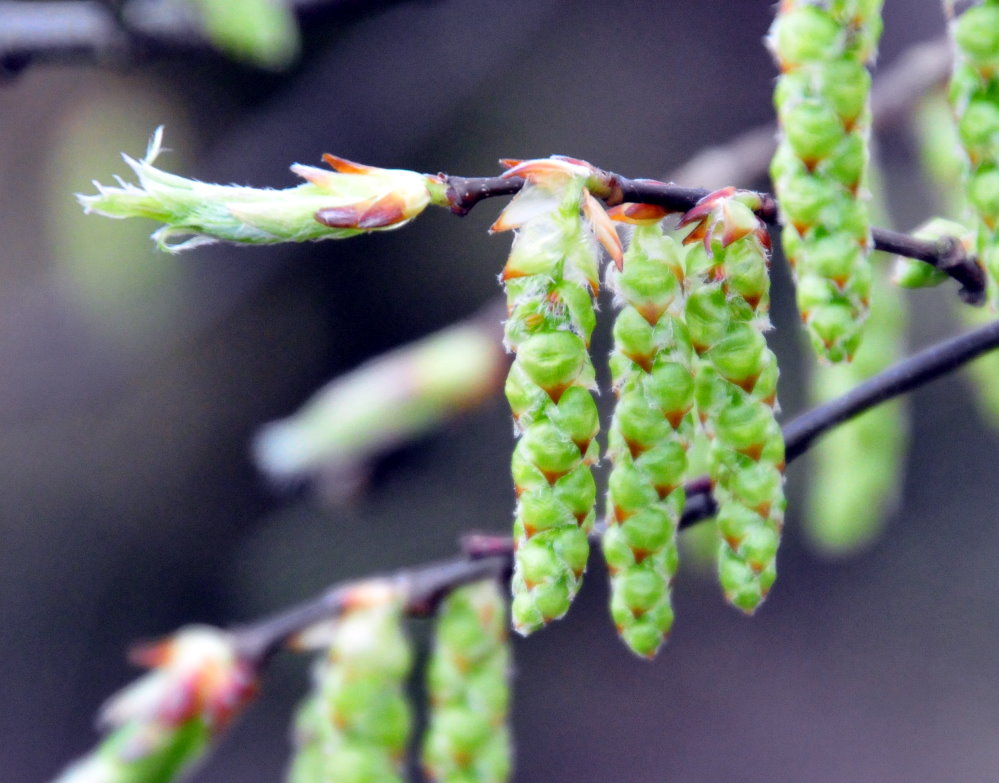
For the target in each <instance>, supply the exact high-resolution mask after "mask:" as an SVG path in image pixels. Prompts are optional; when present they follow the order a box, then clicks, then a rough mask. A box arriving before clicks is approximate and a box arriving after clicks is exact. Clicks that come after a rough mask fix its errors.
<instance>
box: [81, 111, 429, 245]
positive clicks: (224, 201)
mask: <svg viewBox="0 0 999 783" xmlns="http://www.w3.org/2000/svg"><path fill="white" fill-rule="evenodd" d="M162 141H163V129H162V128H158V129H157V130H156V132H155V133H154V134H153V137H152V139H151V140H150V142H149V147H148V149H147V150H146V154H145V157H143V158H142V159H141V160H134V159H133V158H130V157H129V156H127V155H125V156H123V157H124V158H125V162H126V163H127V164H128V165H129V166H130V167H131V168H132V170H133V171H134V172H135V175H136V177H137V178H138V180H139V184H138V185H132V184H130V183H127V182H124V181H122V180H119V181H118V187H107V186H105V185H101V184H99V183H94V184H95V185H96V186H97V191H98V192H97V195H95V196H82V195H78V196H77V199H78V200H79V202H80V204H82V205H83V207H84V209H85V210H86V211H87V212H96V213H98V214H100V215H105V216H107V217H112V218H128V217H144V218H150V219H152V220H156V221H158V222H160V223H163V224H164V225H163V227H162V228H160V229H158V230H157V231H155V232H154V233H153V239H154V240H155V241H156V243H157V245H159V247H160V248H161V249H162V250H167V251H169V252H172V253H176V252H179V251H181V250H188V249H190V248H193V247H198V246H200V245H205V244H211V243H213V242H218V241H225V242H236V243H239V244H251V245H269V244H275V243H277V242H305V241H309V240H317V239H342V238H344V237H352V236H356V235H357V234H363V233H366V232H369V231H378V230H390V229H396V228H399V227H401V226H404V225H406V223H408V222H409V221H410V220H412V219H413V218H415V217H416V216H417V215H419V214H420V213H421V212H422V211H423V210H424V208H425V207H426V206H427V204H429V203H430V201H431V196H430V189H431V188H433V187H435V186H437V185H439V183H438V182H437V181H436V180H437V178H436V177H432V176H430V175H426V174H417V173H416V172H415V171H405V170H403V169H378V168H374V167H372V166H362V165H360V164H358V163H352V162H351V161H349V160H344V159H343V158H337V157H335V156H333V155H325V156H323V159H324V160H325V161H326V162H327V163H329V164H330V166H331V167H332V168H333V169H334V171H327V170H325V169H318V168H314V167H312V166H303V165H300V164H298V163H296V164H295V165H293V166H292V167H291V170H292V171H293V172H295V174H297V175H298V176H300V177H302V179H304V180H306V182H305V183H304V184H302V185H299V186H298V187H294V188H286V189H284V190H271V189H265V188H248V187H240V186H237V185H211V184H208V183H205V182H198V181H197V180H193V179H186V178H184V177H179V176H177V175H176V174H169V173H167V172H165V171H162V170H161V169H158V168H156V167H155V166H154V165H153V164H154V163H155V161H156V158H157V157H158V156H159V154H160V149H161V146H162ZM178 237H187V239H183V240H181V241H179V242H174V240H175V239H177V238H178Z"/></svg>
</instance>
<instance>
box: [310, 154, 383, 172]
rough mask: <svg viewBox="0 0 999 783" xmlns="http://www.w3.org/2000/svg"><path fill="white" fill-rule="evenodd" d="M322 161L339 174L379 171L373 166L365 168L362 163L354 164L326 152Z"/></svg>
mask: <svg viewBox="0 0 999 783" xmlns="http://www.w3.org/2000/svg"><path fill="white" fill-rule="evenodd" d="M323 161H324V162H325V163H326V164H327V165H328V166H329V167H330V168H331V169H333V170H334V171H339V172H340V173H341V174H371V173H372V172H375V171H380V169H377V168H375V167H374V166H365V165H364V164H363V163H354V161H352V160H347V159H346V158H339V157H337V156H336V155H331V154H330V153H328V152H327V153H324V154H323Z"/></svg>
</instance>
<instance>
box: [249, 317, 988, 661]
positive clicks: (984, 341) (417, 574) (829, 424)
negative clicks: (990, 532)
mask: <svg viewBox="0 0 999 783" xmlns="http://www.w3.org/2000/svg"><path fill="white" fill-rule="evenodd" d="M997 347H999V321H994V322H992V323H990V324H988V325H986V326H983V327H980V328H978V329H976V330H975V331H972V332H968V333H966V334H962V335H959V336H957V337H952V338H950V339H948V340H944V341H942V342H940V343H937V344H935V345H932V346H930V347H929V348H925V349H923V350H922V351H920V352H918V353H916V354H913V355H912V356H910V357H908V358H906V359H903V360H902V361H901V362H899V363H898V364H896V365H894V366H892V367H889V368H888V369H887V370H885V371H884V372H881V373H879V374H877V375H875V376H874V377H873V378H871V379H869V380H868V381H866V382H864V383H862V384H861V385H860V386H857V387H856V388H855V389H853V390H852V391H850V392H848V393H847V394H845V395H843V396H842V397H839V398H838V399H835V400H832V401H830V402H827V403H825V404H824V405H819V406H818V407H816V408H813V409H812V410H810V411H808V412H806V413H803V414H802V415H801V416H798V417H797V418H795V419H794V420H792V421H791V422H789V423H788V424H787V425H786V426H785V427H784V428H783V431H784V441H785V448H786V458H787V461H788V462H791V461H792V460H794V459H796V458H798V457H800V456H801V455H802V454H804V453H805V452H806V451H807V450H808V449H809V448H811V446H812V445H813V444H814V443H815V441H816V440H817V439H818V438H819V437H820V436H821V435H822V434H823V433H825V432H828V431H829V430H831V429H833V428H835V427H836V426H837V425H839V424H842V423H843V422H845V421H847V420H848V419H850V418H853V417H854V416H857V415H859V414H861V413H863V412H864V411H866V410H869V409H870V408H873V407H875V406H876V405H880V404H881V403H883V402H887V401H888V400H890V399H892V398H894V397H897V396H899V395H901V394H904V393H905V392H908V391H911V390H913V389H915V388H917V387H919V386H922V385H923V384H925V383H929V382H930V381H932V380H935V379H936V378H939V377H940V376H941V375H944V374H946V373H948V372H950V371H951V370H953V369H955V368H957V367H959V366H960V365H962V364H965V363H967V362H970V361H971V360H972V359H975V358H976V357H978V356H980V355H981V354H983V353H986V352H987V351H991V350H994V349H995V348H997ZM685 488H686V493H687V504H686V506H685V508H684V512H683V517H682V518H681V521H680V527H681V528H687V527H690V526H691V525H694V524H696V523H697V522H699V521H701V520H703V519H706V518H708V517H710V516H712V515H713V514H714V513H715V510H716V507H715V504H714V500H713V498H712V496H711V481H710V479H709V478H708V477H707V476H699V477H698V478H695V479H692V480H691V481H688V482H687V484H686V486H685ZM513 548H514V544H513V539H511V538H509V537H507V536H499V535H489V534H478V535H470V536H466V538H465V539H464V540H463V541H462V550H463V554H462V555H461V556H459V557H455V558H453V559H451V560H445V561H442V562H437V563H430V564H428V565H423V566H416V567H413V568H409V569H404V570H402V571H397V572H395V573H393V574H389V575H387V576H384V577H373V578H366V579H363V580H358V581H348V582H343V583H340V584H338V585H334V586H333V587H331V588H330V589H329V590H327V591H326V592H324V593H322V594H321V595H319V596H317V597H315V598H311V599H309V600H307V601H305V602H303V603H301V604H298V605H296V606H293V607H291V608H289V609H286V610H284V611H282V612H279V613H277V614H275V615H272V616H271V617H268V618H265V619H263V620H261V621H259V622H256V623H252V624H249V625H245V626H242V627H240V628H237V629H236V630H235V631H234V633H235V635H236V639H237V644H238V646H239V649H240V650H241V651H242V652H243V654H244V655H246V656H247V657H249V658H251V659H254V660H256V659H261V660H262V659H264V658H266V657H267V656H269V655H270V654H272V653H274V652H275V651H276V650H277V649H279V648H280V646H281V645H282V644H283V643H284V642H285V641H286V640H287V639H289V638H291V637H293V636H295V635H296V634H298V633H299V632H301V631H302V630H303V629H305V628H307V627H308V626H310V625H313V624H315V623H318V622H321V621H323V620H328V619H331V618H333V617H335V616H337V615H338V614H340V613H341V612H343V611H344V610H346V609H349V608H350V607H351V605H356V603H357V602H359V601H362V600H363V597H364V596H365V595H366V594H367V593H368V591H370V589H371V586H372V585H373V584H380V585H383V586H386V585H387V586H391V587H392V588H393V589H394V590H396V591H398V592H397V593H395V594H396V595H399V594H401V595H402V596H403V597H404V600H405V603H406V608H407V611H408V612H409V613H410V614H415V615H425V614H427V613H429V612H430V611H432V610H433V607H434V606H435V605H436V603H437V602H438V601H439V600H440V599H441V598H442V597H443V596H444V595H446V594H447V593H448V592H450V591H451V590H452V589H454V588H455V587H459V586H461V585H463V584H467V583H469V582H473V581H476V580H479V579H486V578H500V577H503V576H504V575H506V574H507V573H508V572H509V569H510V568H511V564H512V559H513Z"/></svg>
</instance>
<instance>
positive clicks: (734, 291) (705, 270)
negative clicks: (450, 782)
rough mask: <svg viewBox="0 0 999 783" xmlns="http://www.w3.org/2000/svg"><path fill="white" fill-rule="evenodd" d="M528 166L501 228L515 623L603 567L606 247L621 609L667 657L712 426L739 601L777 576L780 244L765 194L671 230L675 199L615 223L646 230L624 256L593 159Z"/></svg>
mask: <svg viewBox="0 0 999 783" xmlns="http://www.w3.org/2000/svg"><path fill="white" fill-rule="evenodd" d="M511 171H512V173H513V174H514V175H517V176H523V177H525V178H526V179H527V184H526V185H525V188H524V190H522V191H521V193H520V194H519V195H518V196H517V198H516V199H514V201H513V202H512V203H511V205H510V206H509V207H508V208H507V210H506V211H505V212H504V213H503V215H502V216H501V217H500V219H499V220H498V221H497V224H496V226H494V228H499V229H505V228H517V229H518V233H517V236H516V238H515V240H514V244H513V250H512V252H511V255H510V258H509V260H508V262H507V265H506V268H505V270H504V274H503V279H504V282H505V285H506V290H507V298H508V305H509V313H510V317H509V320H508V321H507V325H506V335H507V343H508V345H509V347H510V348H511V350H513V351H514V353H515V358H514V362H513V365H512V367H511V370H510V374H509V378H508V381H507V397H508V399H509V401H510V404H511V408H512V410H513V415H514V420H515V422H516V425H517V429H518V432H519V434H520V439H519V441H518V444H517V447H516V449H515V451H514V456H513V477H514V483H515V486H516V489H517V495H518V504H517V511H516V521H515V527H514V536H515V545H516V555H515V561H514V574H513V580H512V588H513V618H514V624H515V627H516V628H517V629H518V630H519V631H521V632H522V633H529V632H531V631H533V630H535V629H536V628H539V627H541V626H542V625H544V624H545V623H547V622H548V621H550V620H553V619H556V618H558V617H561V616H562V615H563V614H564V613H565V612H566V610H567V609H568V606H569V602H570V601H571V599H572V597H573V595H574V594H575V592H576V591H577V590H578V588H579V584H580V580H581V578H582V573H583V570H584V568H585V565H586V559H587V537H588V534H589V533H590V532H591V530H592V529H593V525H594V519H595V512H594V506H595V502H596V490H595V484H594V482H593V478H592V475H591V472H590V464H591V463H593V462H594V461H595V460H596V458H597V456H598V453H597V451H596V445H595V443H594V437H595V435H596V433H597V430H598V420H597V412H596V407H595V404H594V402H593V399H592V396H591V394H590V388H591V387H592V386H593V378H594V371H593V367H592V364H591V363H590V360H589V357H588V353H587V344H588V342H589V336H590V333H591V331H592V328H593V310H592V303H591V297H592V295H593V293H595V291H596V269H597V245H598V242H599V243H602V244H603V245H604V246H605V247H606V248H607V249H608V251H609V254H610V255H611V256H612V258H614V260H615V263H614V264H612V265H610V266H609V272H608V275H607V281H608V284H609V287H610V288H611V289H612V291H613V293H614V296H615V300H616V303H617V304H618V305H619V307H620V312H619V315H618V317H617V320H616V323H615V326H614V350H613V353H612V356H611V373H612V376H613V388H614V392H615V395H616V397H617V401H616V406H615V410H614V415H613V419H612V421H611V426H610V432H609V436H608V447H607V456H608V457H609V458H610V461H611V463H612V468H611V471H610V476H609V480H608V493H607V513H606V525H605V529H604V531H603V536H602V540H603V549H604V553H605V556H606V560H607V565H608V568H609V571H610V574H611V614H612V617H613V620H614V623H615V625H616V626H617V628H618V631H619V633H620V634H621V637H622V638H623V639H624V641H625V643H626V644H627V645H628V646H629V647H630V648H631V649H632V650H634V651H635V652H636V653H638V654H640V655H643V656H647V657H651V656H653V655H654V654H655V653H656V651H657V650H658V649H659V647H660V645H661V644H662V642H663V640H664V638H665V637H666V635H667V634H668V633H669V630H670V627H671V626H672V623H673V610H672V606H671V603H670V588H671V583H672V580H673V577H674V575H675V573H676V568H677V548H676V535H677V529H678V526H679V523H680V518H681V515H682V513H683V508H684V503H685V492H684V483H685V481H686V480H687V479H689V478H691V476H690V475H689V470H688V459H687V452H688V450H689V448H690V446H691V442H692V440H693V438H694V436H695V433H696V432H697V430H698V429H700V431H701V433H702V434H703V435H704V436H706V437H707V438H708V439H709V440H710V443H711V449H710V453H711V460H710V462H711V471H710V473H711V479H712V482H713V484H714V490H715V497H716V499H717V502H718V506H719V512H718V524H719V526H720V529H721V532H722V541H723V543H722V546H721V549H720V553H719V576H720V579H721V582H722V586H723V588H724V592H725V595H726V597H727V599H728V600H729V601H730V602H731V603H732V604H734V605H735V606H737V607H739V608H741V609H743V610H744V611H747V612H752V611H754V610H755V609H756V607H757V606H759V604H760V602H761V601H762V600H763V599H764V597H765V596H766V594H767V592H768V591H769V589H770V586H771V585H772V584H773V580H774V576H775V573H776V571H775V560H776V552H777V546H778V542H779V537H780V530H781V526H782V519H783V510H784V496H783V467H784V444H783V438H782V435H781V431H780V427H779V426H778V425H777V422H776V420H775V418H774V414H775V407H776V383H777V362H776V359H775V358H774V356H773V354H772V352H771V351H770V349H769V348H768V347H767V344H766V340H765V339H764V337H763V332H764V331H765V330H766V329H767V328H769V319H768V317H767V312H768V308H769V274H768V266H769V249H770V242H769V237H768V235H767V232H766V228H765V226H764V225H763V224H762V223H761V221H760V220H759V218H758V217H757V216H756V214H755V212H754V209H756V208H758V207H759V206H760V205H759V203H758V200H759V199H758V197H757V196H755V195H752V194H748V193H744V192H739V191H735V190H733V189H728V190H725V191H719V192H716V193H713V194H710V195H709V196H707V197H706V198H704V199H703V200H702V201H701V202H700V203H699V204H698V205H697V206H696V207H695V208H694V209H692V210H690V212H688V213H687V214H686V215H684V216H683V217H682V218H681V219H680V221H679V222H677V221H676V220H675V218H674V219H672V224H671V227H670V228H667V226H666V225H665V224H666V222H667V221H668V220H670V218H667V216H666V214H665V212H663V211H662V210H660V209H658V208H655V207H649V206H647V205H624V206H622V207H620V208H616V209H615V210H613V211H612V215H613V216H614V217H615V218H617V219H619V220H621V221H624V222H628V223H637V224H638V225H636V226H635V229H634V231H633V233H632V235H631V238H630V243H629V245H628V249H627V252H625V253H623V255H621V256H620V257H617V254H616V251H617V249H618V247H619V245H617V244H615V239H616V234H614V233H613V228H611V227H610V226H609V224H608V223H607V220H606V219H607V217H608V216H607V214H606V213H604V212H603V209H602V207H600V206H599V205H598V204H596V203H595V200H594V199H593V197H592V196H591V195H590V194H589V191H588V189H587V185H588V184H589V179H590V176H591V174H592V171H593V170H592V169H589V168H587V167H586V166H585V165H582V164H581V162H579V161H573V162H571V163H570V162H566V161H562V160H555V161H552V160H545V161H528V162H526V163H521V164H519V165H518V166H517V167H516V168H514V169H512V170H511ZM611 236H613V237H614V238H615V239H611Z"/></svg>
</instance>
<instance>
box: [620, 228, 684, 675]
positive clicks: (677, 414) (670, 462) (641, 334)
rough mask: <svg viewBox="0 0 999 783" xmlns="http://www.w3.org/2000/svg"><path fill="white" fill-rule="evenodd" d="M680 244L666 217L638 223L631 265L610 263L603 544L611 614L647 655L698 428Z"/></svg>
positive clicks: (664, 609) (657, 637)
mask: <svg viewBox="0 0 999 783" xmlns="http://www.w3.org/2000/svg"><path fill="white" fill-rule="evenodd" d="M682 252H683V251H682V248H681V247H680V246H679V244H678V243H677V242H676V240H674V239H673V237H672V236H670V235H666V234H664V233H663V231H662V228H661V225H660V224H659V223H653V224H651V225H638V226H636V227H635V231H634V233H633V235H632V237H631V243H630V245H629V247H628V250H627V252H626V253H625V255H624V264H623V269H622V270H621V271H620V272H618V271H617V270H616V269H614V268H613V267H611V268H610V269H609V272H608V285H609V286H610V287H611V289H612V290H613V291H614V294H615V297H616V299H617V301H618V302H619V303H620V305H621V311H620V313H619V314H618V317H617V320H616V322H615V325H614V351H613V353H612V354H611V360H610V364H611V373H612V375H613V379H614V391H615V393H616V394H617V397H618V399H617V404H616V406H615V409H614V417H613V419H612V421H611V426H610V431H609V436H608V448H607V456H608V457H609V458H610V459H611V461H612V462H613V469H612V470H611V473H610V479H609V482H608V483H609V487H608V497H607V529H606V531H605V533H604V536H603V550H604V557H605V558H606V560H607V568H608V570H609V571H610V584H611V616H612V617H613V620H614V623H615V625H616V626H617V629H618V633H619V634H620V635H621V638H622V639H623V640H624V642H625V643H626V644H627V645H628V646H629V647H630V648H631V649H632V650H633V651H634V652H635V653H637V654H638V655H642V656H646V657H652V656H653V655H655V654H656V652H657V651H658V649H659V647H660V645H661V644H662V643H663V641H664V639H665V637H666V636H667V635H668V634H669V631H670V628H671V627H672V625H673V608H672V605H671V602H670V587H671V583H672V581H673V577H674V575H675V574H676V569H677V562H678V558H677V543H676V533H677V526H678V525H679V522H680V516H681V515H682V513H683V505H684V501H685V493H684V486H683V484H684V479H685V476H686V472H687V449H688V448H689V447H690V442H691V439H692V437H693V432H694V418H693V414H692V408H693V404H694V377H693V369H692V361H693V352H692V349H691V346H690V338H689V336H688V334H687V330H686V327H685V325H684V323H683V318H682V310H683V291H682V283H681V281H682V279H683V271H682V270H683V262H682Z"/></svg>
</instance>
